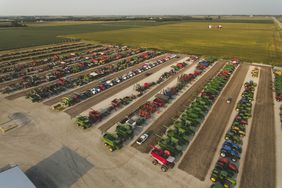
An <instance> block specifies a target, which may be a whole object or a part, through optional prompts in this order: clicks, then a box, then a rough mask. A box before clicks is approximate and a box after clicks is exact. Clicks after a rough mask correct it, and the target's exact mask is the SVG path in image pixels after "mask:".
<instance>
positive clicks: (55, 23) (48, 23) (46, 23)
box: [27, 21, 110, 27]
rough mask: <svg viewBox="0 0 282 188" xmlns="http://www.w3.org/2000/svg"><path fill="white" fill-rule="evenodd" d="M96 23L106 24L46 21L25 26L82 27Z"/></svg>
mask: <svg viewBox="0 0 282 188" xmlns="http://www.w3.org/2000/svg"><path fill="white" fill-rule="evenodd" d="M96 23H107V22H104V21H46V22H34V23H27V26H30V27H46V26H65V25H84V24H96ZM108 23H110V22H108Z"/></svg>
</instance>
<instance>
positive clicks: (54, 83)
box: [0, 23, 282, 188]
mask: <svg viewBox="0 0 282 188" xmlns="http://www.w3.org/2000/svg"><path fill="white" fill-rule="evenodd" d="M187 24H188V23H181V24H175V25H174V26H175V27H178V29H177V30H183V31H184V30H186V29H187V28H190V29H191V28H192V26H193V27H198V31H199V30H201V28H202V27H204V24H203V23H201V24H199V23H189V24H188V25H187ZM90 25H91V24H90ZM235 25H236V24H235ZM239 25H242V24H239ZM243 25H244V24H243ZM259 25H260V26H261V24H259ZM265 26H272V25H271V24H265ZM43 27H47V28H49V26H42V27H41V26H40V27H39V26H38V27H36V28H43ZM53 27H54V28H56V27H57V26H53ZM64 27H67V26H64ZM72 27H73V26H72ZM170 27H171V25H162V26H154V27H147V28H146V29H147V30H148V28H149V30H150V31H148V34H147V36H148V37H149V38H150V39H152V40H153V37H151V36H150V35H153V34H152V33H151V32H152V31H151V30H154V28H159V29H160V31H161V32H160V33H162V32H164V30H162V29H164V28H168V30H167V31H166V35H168V36H170V37H172V33H173V32H174V30H173V29H172V28H170ZM228 27H230V28H231V27H235V26H234V24H231V25H228V24H227V25H225V26H224V29H223V30H210V31H209V32H213V33H214V34H213V35H214V36H217V35H218V34H216V33H218V32H222V33H224V32H228V30H229V29H230V28H229V29H228ZM244 27H247V26H244ZM251 27H253V30H254V31H252V29H250V28H251ZM257 28H258V26H257V24H254V25H252V24H251V25H250V26H249V30H250V32H251V33H252V32H258V31H257ZM143 29H144V28H142V27H141V28H139V29H123V30H119V31H117V30H116V31H111V32H108V31H105V33H106V34H105V35H103V37H106V36H110V35H109V33H113V34H114V35H116V34H117V33H119V32H122V31H123V32H124V31H126V32H129V33H130V32H132V31H133V30H134V31H136V32H137V31H138V30H143ZM190 29H189V30H190ZM261 29H262V28H261ZM196 30H197V29H196ZM226 30H227V31H226ZM262 30H263V33H264V34H261V36H267V35H268V34H267V33H268V32H270V31H268V29H266V31H264V29H262ZM142 32H145V31H144V30H143V31H142ZM229 32H231V31H229ZM237 32H238V31H237ZM242 32H243V33H245V34H246V33H247V32H246V31H242ZM183 33H184V32H183ZM120 34H121V33H120ZM229 34H230V33H229ZM87 35H88V34H86V35H85V36H87ZM91 35H92V34H91ZM97 35H100V32H97ZM193 35H195V36H196V35H197V34H196V32H194V33H193ZM226 35H227V34H226V33H225V34H224V35H223V37H227V36H226ZM249 35H251V34H249ZM101 36H102V35H101ZM161 36H162V35H161ZM120 37H121V39H123V35H120ZM217 37H218V36H217ZM233 37H234V39H233V40H234V41H233V42H234V43H235V42H236V41H235V36H233ZM141 38H142V37H141ZM241 38H242V37H241ZM247 38H248V39H247ZM250 38H251V36H246V40H249V42H250V41H251V40H255V38H252V39H250ZM129 39H130V40H131V35H129ZM137 39H138V41H139V38H137ZM143 39H144V43H142V44H145V43H146V44H147V45H149V44H150V42H149V43H147V42H148V41H149V40H147V39H145V38H143ZM171 39H172V38H170V40H171ZM109 40H112V38H111V39H109ZM256 40H257V39H256ZM261 40H262V41H263V39H261ZM157 41H159V39H158V40H157ZM105 42H107V41H105ZM132 42H133V41H132ZM194 42H195V41H194ZM196 42H198V43H199V41H198V40H196ZM265 42H266V41H265ZM165 43H166V42H165V41H162V42H161V44H165ZM166 44H169V42H167V43H166ZM184 44H186V45H187V48H186V47H185V49H183V50H181V46H177V48H178V49H179V50H178V51H179V52H187V53H188V51H186V49H190V50H191V51H190V53H189V54H187V53H175V52H171V51H166V50H158V49H156V48H157V47H154V48H140V47H134V45H130V46H123V45H113V44H110V43H109V42H107V43H101V42H99V43H92V42H91V43H90V42H89V43H88V42H85V41H83V42H82V41H76V42H65V43H58V44H53V45H45V46H38V47H35V48H27V49H21V50H15V51H13V50H10V51H6V52H3V53H1V55H0V67H1V71H0V92H1V93H0V100H1V105H0V111H1V114H0V120H1V121H0V147H1V150H0V167H1V166H6V165H7V164H14V163H16V164H17V165H19V166H20V167H21V169H23V170H24V171H25V173H26V175H27V176H28V178H29V179H30V180H31V181H32V182H33V183H34V184H35V185H36V186H37V187H52V188H53V187H72V188H77V187H93V186H94V187H99V188H100V187H120V188H124V187H125V188H131V187H138V188H139V187H140V188H146V187H177V188H182V187H188V188H195V187H196V188H208V187H211V186H219V187H229V188H235V187H242V188H247V187H256V188H265V187H269V188H276V187H281V185H282V184H281V183H282V182H281V180H280V179H279V175H280V174H282V167H281V166H279V164H280V162H279V156H277V153H282V149H281V147H280V145H279V144H277V143H281V142H282V136H277V135H279V134H280V132H281V130H280V127H281V120H280V119H281V112H280V111H281V110H282V103H281V100H280V99H281V91H282V90H281V89H282V87H281V84H280V82H281V72H282V69H280V68H279V67H278V68H277V67H276V68H273V71H272V67H271V66H268V65H263V64H258V63H256V64H253V63H246V62H243V63H242V62H241V61H240V59H228V58H227V57H226V59H219V58H217V57H214V56H208V55H207V56H199V55H191V54H192V53H193V52H194V50H195V51H197V50H199V49H200V48H191V46H189V45H188V43H185V42H183V43H181V45H184ZM258 46H259V45H258ZM173 47H176V46H173V45H171V48H173ZM261 48H262V47H261ZM261 50H262V49H261ZM211 51H213V49H212V50H211ZM234 56H235V55H234ZM230 57H233V56H232V55H230ZM273 104H274V105H273ZM280 105H281V107H280V108H279V106H280ZM276 130H279V132H277V131H276ZM265 169H267V175H266V174H265V173H266V172H265ZM140 179H146V181H140Z"/></svg>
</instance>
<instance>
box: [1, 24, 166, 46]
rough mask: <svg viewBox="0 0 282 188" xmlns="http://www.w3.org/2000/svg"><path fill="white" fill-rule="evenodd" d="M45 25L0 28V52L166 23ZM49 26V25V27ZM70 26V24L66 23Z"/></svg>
mask: <svg viewBox="0 0 282 188" xmlns="http://www.w3.org/2000/svg"><path fill="white" fill-rule="evenodd" d="M46 24H47V23H45V26H43V25H41V26H34V27H33V26H32V27H17V28H15V27H14V28H11V27H6V28H0V41H1V42H0V51H1V50H10V49H15V48H24V47H31V46H37V45H46V44H52V43H59V42H62V41H64V40H65V39H64V38H60V37H58V36H60V35H68V34H77V33H86V32H102V31H113V30H119V29H127V28H140V27H146V26H154V25H161V24H166V23H156V22H144V21H136V22H131V21H127V22H107V23H89V22H88V24H81V25H79V24H78V23H75V24H74V23H72V24H73V25H62V23H60V24H59V23H55V22H54V23H53V22H52V23H48V24H49V25H48V24H47V25H46ZM50 24H51V25H50ZM68 24H71V23H68Z"/></svg>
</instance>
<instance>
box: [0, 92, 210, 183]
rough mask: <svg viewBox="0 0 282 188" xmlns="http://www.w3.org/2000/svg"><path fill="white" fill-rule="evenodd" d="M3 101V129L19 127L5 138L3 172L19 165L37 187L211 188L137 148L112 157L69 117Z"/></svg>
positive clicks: (94, 134)
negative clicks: (160, 164)
mask: <svg viewBox="0 0 282 188" xmlns="http://www.w3.org/2000/svg"><path fill="white" fill-rule="evenodd" d="M0 97H1V98H0V100H1V105H0V112H1V113H0V120H1V121H0V124H1V125H2V124H5V123H17V124H19V127H18V128H16V129H14V130H10V131H9V132H7V133H5V134H0V147H1V150H0V167H1V166H6V165H7V164H18V165H19V166H20V168H21V169H23V170H24V171H25V172H26V174H27V176H28V177H29V178H30V179H31V180H32V181H33V182H34V184H35V185H36V186H37V187H40V188H45V187H47V188H68V187H71V188H82V187H83V188H86V187H89V188H92V187H97V188H108V187H109V188H110V187H115V188H132V187H138V188H147V187H162V188H166V187H167V188H170V187H176V188H183V187H187V188H195V187H197V188H207V187H209V185H208V184H206V183H203V182H200V181H199V180H197V179H195V178H193V177H192V176H190V175H188V174H186V173H184V172H182V171H180V170H178V169H177V168H174V169H172V170H170V171H169V172H168V173H163V172H161V169H160V168H158V167H156V166H154V165H152V163H151V159H150V157H149V155H148V154H142V153H140V152H136V150H135V149H133V148H131V147H127V146H125V147H123V148H122V150H119V151H116V152H113V153H111V152H109V151H108V150H107V149H106V148H105V146H104V145H103V143H102V142H101V140H100V133H99V132H100V131H99V130H97V128H95V127H94V128H93V129H91V130H89V131H88V130H87V131H83V130H82V129H79V128H77V127H76V126H75V125H74V124H73V122H72V121H71V120H70V118H69V116H68V115H67V114H65V113H63V112H53V111H50V109H49V107H48V106H46V105H42V104H40V103H30V102H29V101H27V100H26V99H24V98H18V99H16V100H13V101H10V100H7V99H5V98H3V97H2V96H0ZM144 180H146V181H144Z"/></svg>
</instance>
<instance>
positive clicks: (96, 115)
mask: <svg viewBox="0 0 282 188" xmlns="http://www.w3.org/2000/svg"><path fill="white" fill-rule="evenodd" d="M89 119H90V121H91V122H93V123H95V122H97V121H100V120H101V119H102V116H101V113H100V112H98V111H96V110H92V111H90V112H89Z"/></svg>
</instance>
